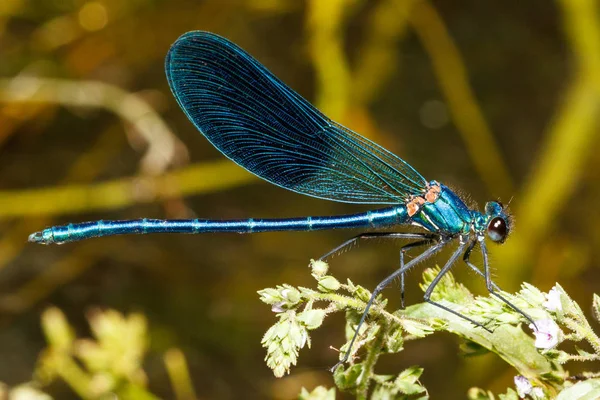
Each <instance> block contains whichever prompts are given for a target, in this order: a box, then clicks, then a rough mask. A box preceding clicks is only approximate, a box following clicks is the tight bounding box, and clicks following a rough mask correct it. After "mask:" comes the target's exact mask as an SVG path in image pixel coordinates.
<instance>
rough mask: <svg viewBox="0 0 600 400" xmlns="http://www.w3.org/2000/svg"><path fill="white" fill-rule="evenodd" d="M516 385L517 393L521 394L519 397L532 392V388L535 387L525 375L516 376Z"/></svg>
mask: <svg viewBox="0 0 600 400" xmlns="http://www.w3.org/2000/svg"><path fill="white" fill-rule="evenodd" d="M515 386H516V387H517V393H518V394H519V397H520V398H522V399H523V398H525V396H527V395H528V394H529V393H531V389H532V388H533V386H532V385H531V382H529V380H528V379H527V378H525V377H524V376H523V375H517V376H515Z"/></svg>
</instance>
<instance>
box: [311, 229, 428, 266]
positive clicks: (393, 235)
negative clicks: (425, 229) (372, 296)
mask: <svg viewBox="0 0 600 400" xmlns="http://www.w3.org/2000/svg"><path fill="white" fill-rule="evenodd" d="M374 238H383V239H421V240H433V239H435V238H437V235H432V234H430V233H420V232H415V233H409V232H366V233H361V234H359V235H356V236H354V237H353V238H350V239H348V240H346V241H345V242H344V243H342V244H340V245H339V246H337V247H336V248H334V249H333V250H331V251H329V252H328V253H325V254H324V255H322V256H321V257H319V259H318V260H319V261H326V259H327V258H329V257H331V256H332V255H334V254H336V253H338V252H340V251H341V250H343V249H344V248H346V247H348V246H351V245H353V244H354V243H356V242H358V241H359V240H360V239H374Z"/></svg>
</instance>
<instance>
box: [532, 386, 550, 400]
mask: <svg viewBox="0 0 600 400" xmlns="http://www.w3.org/2000/svg"><path fill="white" fill-rule="evenodd" d="M529 395H530V396H531V398H532V399H536V400H537V399H540V400H541V399H545V398H546V396H544V391H543V390H542V388H541V387H534V388H533V389H531V393H530V394H529Z"/></svg>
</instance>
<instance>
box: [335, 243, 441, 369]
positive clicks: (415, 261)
mask: <svg viewBox="0 0 600 400" xmlns="http://www.w3.org/2000/svg"><path fill="white" fill-rule="evenodd" d="M446 244H448V241H444V240H442V241H440V242H438V243H436V244H434V245H433V246H431V247H430V248H428V249H427V250H425V251H424V252H423V253H421V254H419V255H418V256H417V257H415V258H413V259H412V260H410V261H409V262H408V263H406V264H405V265H404V267H402V268H399V269H397V270H396V271H394V273H393V274H391V275H389V276H388V277H387V278H385V279H384V280H382V281H381V282H379V284H378V285H377V286H376V287H375V290H373V293H372V294H371V297H370V298H369V301H368V302H367V305H366V307H365V311H364V312H363V314H362V316H361V317H360V321H359V322H358V325H357V326H356V329H355V330H354V336H352V340H350V344H349V345H348V349H347V350H346V354H345V355H344V358H343V359H342V360H341V361H339V362H338V363H337V364H335V365H334V366H333V367H332V368H331V371H332V372H333V371H335V369H336V368H337V367H338V366H339V365H341V364H344V363H345V362H346V361H348V357H349V356H350V353H351V352H352V346H353V345H354V342H355V341H356V337H357V336H358V332H359V331H360V328H361V327H362V324H363V323H364V322H365V319H366V317H367V315H368V314H369V310H370V309H371V306H372V305H373V302H374V301H375V298H376V297H377V296H378V295H379V293H381V291H382V290H383V289H385V288H386V287H387V286H388V285H389V284H390V283H391V282H393V281H394V279H396V278H398V277H399V276H400V275H402V274H404V273H405V272H406V271H408V270H409V269H410V268H412V267H413V266H414V265H416V264H418V263H420V262H421V261H424V260H426V259H427V258H429V257H431V256H432V255H434V254H435V253H437V252H438V251H440V250H441V249H442V248H443V247H444V246H445V245H446Z"/></svg>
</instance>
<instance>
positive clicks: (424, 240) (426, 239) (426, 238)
mask: <svg viewBox="0 0 600 400" xmlns="http://www.w3.org/2000/svg"><path fill="white" fill-rule="evenodd" d="M373 238H382V239H421V240H419V241H418V242H414V243H409V244H407V245H405V246H403V247H402V248H401V249H400V268H402V267H403V266H404V253H405V252H406V251H407V250H410V249H411V248H413V247H418V246H422V245H425V244H428V243H431V242H432V241H434V240H436V239H438V236H437V235H433V234H430V233H421V232H416V233H409V232H366V233H361V234H359V235H356V236H354V237H353V238H350V239H348V240H346V241H345V242H344V243H342V244H340V245H339V246H337V247H336V248H334V249H333V250H331V251H329V252H328V253H326V254H325V255H323V256H321V257H320V258H319V261H325V260H326V259H327V258H329V257H330V256H332V255H333V254H336V253H338V252H340V251H341V250H343V249H344V248H346V247H349V246H352V245H353V244H354V243H356V242H358V241H359V240H360V239H373ZM400 297H401V307H402V309H404V274H401V275H400Z"/></svg>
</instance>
